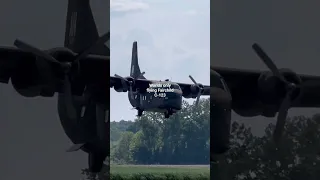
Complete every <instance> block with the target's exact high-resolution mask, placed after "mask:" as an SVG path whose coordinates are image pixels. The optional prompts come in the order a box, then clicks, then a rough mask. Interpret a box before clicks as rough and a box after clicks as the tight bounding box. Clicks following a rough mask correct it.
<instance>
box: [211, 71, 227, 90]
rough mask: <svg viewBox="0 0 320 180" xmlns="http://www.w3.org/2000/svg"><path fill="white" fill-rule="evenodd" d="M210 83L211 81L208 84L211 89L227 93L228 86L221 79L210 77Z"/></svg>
mask: <svg viewBox="0 0 320 180" xmlns="http://www.w3.org/2000/svg"><path fill="white" fill-rule="evenodd" d="M210 81H211V83H210V86H211V87H217V88H220V89H224V90H225V91H227V92H229V89H228V86H227V84H226V83H225V81H224V80H223V78H222V77H220V76H215V75H213V76H211V77H210Z"/></svg>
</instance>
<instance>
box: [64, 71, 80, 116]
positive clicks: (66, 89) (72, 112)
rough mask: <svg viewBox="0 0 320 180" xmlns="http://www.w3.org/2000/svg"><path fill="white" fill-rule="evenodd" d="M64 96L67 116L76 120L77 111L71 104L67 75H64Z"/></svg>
mask: <svg viewBox="0 0 320 180" xmlns="http://www.w3.org/2000/svg"><path fill="white" fill-rule="evenodd" d="M64 83H65V84H64V94H65V96H66V97H65V100H66V102H65V103H66V107H67V114H68V116H69V118H70V119H77V111H76V109H75V107H74V104H73V98H72V92H71V84H70V80H69V77H68V75H67V74H66V75H65V80H64Z"/></svg>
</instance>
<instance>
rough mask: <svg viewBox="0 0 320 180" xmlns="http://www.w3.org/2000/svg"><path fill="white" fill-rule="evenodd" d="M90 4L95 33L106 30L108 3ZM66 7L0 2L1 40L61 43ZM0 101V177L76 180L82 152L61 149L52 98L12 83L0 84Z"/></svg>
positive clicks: (62, 3)
mask: <svg viewBox="0 0 320 180" xmlns="http://www.w3.org/2000/svg"><path fill="white" fill-rule="evenodd" d="M91 6H92V9H93V12H94V15H95V19H96V23H97V26H98V29H99V32H100V34H102V33H105V32H107V30H108V29H109V8H108V6H109V2H108V1H106V0H103V1H102V0H100V1H92V2H91ZM66 8H67V1H66V0H55V1H42V0H28V1H24V0H11V1H7V2H4V1H2V2H0V27H1V29H0V45H1V46H12V45H13V42H14V40H15V39H16V38H19V39H21V40H24V41H26V42H28V43H30V44H32V45H34V46H36V47H39V48H41V49H48V48H53V47H59V46H60V47H62V46H63V42H64V31H65V17H66ZM0 60H2V59H1V58H0ZM22 60H23V59H22ZM0 100H1V101H0V144H1V148H0V179H1V180H20V179H34V180H43V179H46V180H57V179H72V180H80V178H81V175H80V173H81V169H82V168H86V167H87V154H85V153H84V152H81V151H79V152H73V153H67V152H66V149H68V148H69V147H70V146H71V145H72V143H71V142H70V140H69V139H68V138H67V136H66V135H65V134H64V131H63V129H62V126H61V125H60V121H59V118H58V114H57V100H56V98H24V97H22V96H20V95H19V94H18V93H17V92H16V91H15V90H14V89H13V87H12V85H11V84H0Z"/></svg>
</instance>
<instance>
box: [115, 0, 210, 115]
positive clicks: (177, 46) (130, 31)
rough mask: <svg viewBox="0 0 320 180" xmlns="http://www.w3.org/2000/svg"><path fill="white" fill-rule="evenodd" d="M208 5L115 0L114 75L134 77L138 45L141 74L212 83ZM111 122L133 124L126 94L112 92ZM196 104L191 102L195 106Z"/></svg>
mask: <svg viewBox="0 0 320 180" xmlns="http://www.w3.org/2000/svg"><path fill="white" fill-rule="evenodd" d="M209 2H210V1H209V0H201V1H194V0H175V1H171V0H148V1H147V0H144V1H139V0H111V14H110V15H111V22H110V26H111V32H110V33H111V42H110V44H111V62H110V66H111V68H110V72H111V75H114V74H115V73H116V74H118V75H121V76H124V77H125V76H129V75H130V64H131V49H132V43H133V41H135V40H136V41H138V56H139V65H140V69H141V71H142V72H143V71H145V72H146V74H145V77H146V78H148V79H153V80H165V79H171V80H172V81H174V82H184V83H191V84H192V81H191V80H190V79H189V77H188V76H189V75H192V76H193V78H194V79H195V80H196V81H197V82H199V83H202V84H206V85H209V83H210V71H209V64H210V61H209V60H210V7H209ZM110 94H111V100H110V104H111V106H110V107H111V109H110V115H111V120H112V121H114V120H115V121H119V120H121V119H124V120H133V119H134V118H135V117H136V114H137V112H136V110H132V106H131V105H130V103H129V100H128V94H127V93H118V92H116V91H115V90H113V89H111V93H110ZM191 102H193V100H192V101H191Z"/></svg>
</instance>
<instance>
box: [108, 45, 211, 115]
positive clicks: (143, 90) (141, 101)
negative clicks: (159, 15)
mask: <svg viewBox="0 0 320 180" xmlns="http://www.w3.org/2000/svg"><path fill="white" fill-rule="evenodd" d="M144 74H145V72H142V73H141V71H140V67H139V63H138V45H137V42H136V41H135V42H133V46H132V57H131V72H130V76H129V77H121V76H119V75H117V74H115V76H110V87H111V88H114V89H115V90H116V91H117V92H127V91H128V98H129V101H130V103H131V105H132V106H133V107H134V108H135V109H137V111H138V116H142V113H143V111H153V112H162V113H164V116H165V118H169V117H170V116H171V115H172V114H173V113H176V112H177V111H179V110H180V109H181V107H182V97H185V98H197V100H196V104H198V102H199V98H200V96H201V95H209V93H210V87H209V86H204V85H202V84H200V83H197V82H196V81H195V80H194V79H193V78H192V77H191V76H189V77H190V79H191V80H192V81H193V83H194V84H185V83H176V82H170V81H169V80H168V79H166V80H165V81H158V80H149V79H146V78H145V77H144V76H143V75H144Z"/></svg>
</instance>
